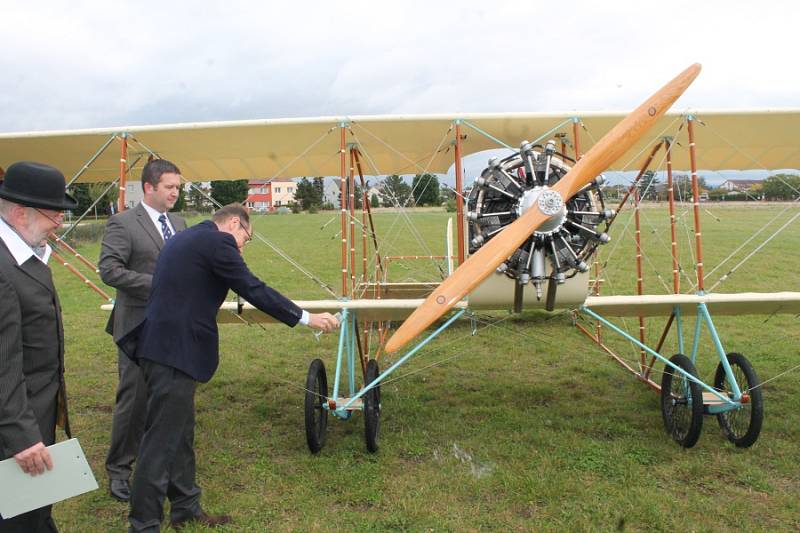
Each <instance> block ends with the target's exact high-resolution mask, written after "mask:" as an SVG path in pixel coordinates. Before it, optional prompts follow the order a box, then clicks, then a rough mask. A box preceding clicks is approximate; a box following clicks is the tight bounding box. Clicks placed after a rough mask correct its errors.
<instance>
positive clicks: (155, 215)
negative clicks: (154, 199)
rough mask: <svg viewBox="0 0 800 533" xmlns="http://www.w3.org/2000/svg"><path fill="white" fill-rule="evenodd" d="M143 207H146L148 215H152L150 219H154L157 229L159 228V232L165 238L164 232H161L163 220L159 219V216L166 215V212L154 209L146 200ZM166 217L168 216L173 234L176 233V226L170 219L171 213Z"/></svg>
mask: <svg viewBox="0 0 800 533" xmlns="http://www.w3.org/2000/svg"><path fill="white" fill-rule="evenodd" d="M142 207H144V210H145V211H147V214H148V215H150V220H152V221H153V225H154V226H155V227H156V229H157V230H158V234H159V235H161V238H162V239H163V238H164V234H163V233H162V232H161V221H160V220H158V217H160V216H161V215H166V213H159V212H158V211H156V210H155V209H153V208H152V207H150V206H149V205H147V204H146V203H144V202H142ZM166 218H167V226H169V229H170V230H171V231H172V234H173V235H175V233H177V232H176V231H175V227H174V226H173V225H172V222H171V221H170V219H169V215H167V217H166Z"/></svg>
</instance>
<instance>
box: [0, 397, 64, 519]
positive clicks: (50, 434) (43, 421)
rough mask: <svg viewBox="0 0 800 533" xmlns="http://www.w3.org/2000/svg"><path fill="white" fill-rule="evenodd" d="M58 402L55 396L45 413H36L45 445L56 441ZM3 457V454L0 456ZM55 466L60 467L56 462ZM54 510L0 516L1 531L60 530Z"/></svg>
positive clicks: (47, 507) (41, 509)
mask: <svg viewBox="0 0 800 533" xmlns="http://www.w3.org/2000/svg"><path fill="white" fill-rule="evenodd" d="M57 410H58V402H57V400H56V398H55V397H53V399H52V401H50V402H47V409H46V410H45V412H43V413H41V414H40V413H36V420H37V423H38V425H39V431H40V432H41V434H42V442H43V443H44V445H45V446H50V445H52V444H53V443H55V441H56V411H57ZM0 457H2V456H0ZM53 468H58V464H54V465H53ZM52 510H53V506H52V505H47V506H45V507H40V508H39V509H34V510H33V511H28V512H27V513H24V514H21V515H17V516H15V517H14V518H9V519H3V518H2V517H0V533H50V532H56V533H57V532H58V528H57V527H56V524H55V522H53V517H52V516H50V513H51V511H52Z"/></svg>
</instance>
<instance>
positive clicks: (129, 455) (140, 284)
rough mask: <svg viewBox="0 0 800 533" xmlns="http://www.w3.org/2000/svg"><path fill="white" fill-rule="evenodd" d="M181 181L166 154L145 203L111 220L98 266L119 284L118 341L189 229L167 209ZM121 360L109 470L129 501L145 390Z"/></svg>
mask: <svg viewBox="0 0 800 533" xmlns="http://www.w3.org/2000/svg"><path fill="white" fill-rule="evenodd" d="M180 185H181V176H180V170H179V169H178V167H177V166H175V165H174V164H172V163H171V162H169V161H167V160H165V159H154V160H152V161H150V162H148V163H147V165H145V167H144V169H142V188H143V189H144V199H143V200H142V202H141V203H140V204H139V205H137V206H136V207H134V208H133V209H130V210H128V211H123V212H121V213H118V214H116V215H114V216H112V217H111V218H110V219H109V220H108V223H107V225H106V229H105V234H104V235H103V244H102V248H101V251H100V261H99V264H98V268H99V269H100V277H101V278H102V280H103V282H105V283H106V284H107V285H110V286H112V287H114V288H116V289H117V299H116V302H115V303H114V310H113V311H112V313H111V317H110V318H109V320H108V325H107V327H106V331H107V332H108V333H110V334H111V335H113V337H114V341H117V340H119V339H120V338H121V337H123V336H124V335H125V334H126V333H128V332H129V331H131V330H132V329H133V328H134V327H135V326H137V325H138V324H139V323H140V322H141V321H142V319H143V318H144V310H145V306H146V305H147V298H148V296H149V295H150V285H151V283H152V280H153V271H154V270H155V267H156V260H157V259H158V254H159V252H160V251H161V247H162V246H164V243H165V242H166V241H167V240H169V239H170V238H171V237H172V236H173V235H174V234H175V233H176V232H178V231H181V230H184V229H186V222H185V221H184V220H183V219H182V218H180V217H178V216H176V215H173V214H170V213H168V211H169V210H170V209H172V207H173V206H174V205H175V202H176V201H177V199H178V194H179V192H180ZM118 364H119V386H118V388H117V397H116V404H115V406H114V416H113V422H112V427H111V446H110V447H109V450H108V457H107V458H106V472H107V473H108V479H109V491H110V493H111V496H113V497H114V498H116V499H117V500H120V501H128V500H129V499H130V484H129V480H130V476H131V471H132V468H133V463H134V461H135V460H136V455H137V454H138V451H139V444H140V443H141V440H142V435H143V433H144V423H145V416H146V414H147V405H146V401H147V391H146V390H145V382H144V378H143V377H142V373H141V371H140V370H139V367H138V366H137V365H136V364H134V363H133V362H131V360H130V359H128V357H126V356H125V354H124V353H122V352H121V351H119V352H118Z"/></svg>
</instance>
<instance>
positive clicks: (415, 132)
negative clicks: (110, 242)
mask: <svg viewBox="0 0 800 533" xmlns="http://www.w3.org/2000/svg"><path fill="white" fill-rule="evenodd" d="M626 114H627V113H622V112H602V113H598V112H568V113H506V114H464V115H396V116H353V117H321V118H310V119H288V120H250V121H236V122H209V123H197V124H172V125H159V126H126V127H119V128H105V129H95V130H73V131H56V132H29V133H3V134H0V167H7V166H8V165H9V164H11V163H13V162H14V161H20V160H33V161H43V162H47V163H48V164H51V165H54V166H56V167H57V168H59V169H60V170H61V171H62V172H64V174H65V175H67V176H73V175H75V174H77V173H78V172H79V171H81V170H82V169H84V165H86V163H87V162H88V161H89V160H90V159H91V158H92V157H93V156H95V155H97V157H96V159H95V160H94V161H93V162H92V164H91V165H89V166H88V167H87V168H85V169H84V170H83V172H82V174H81V176H80V179H79V181H112V180H113V179H114V178H115V177H116V176H117V175H118V174H119V156H120V149H119V143H118V142H117V141H114V140H113V136H114V135H116V134H119V133H123V132H124V133H127V134H129V135H130V136H131V137H130V140H129V149H128V161H129V163H132V162H133V161H134V160H135V158H136V157H137V156H138V155H144V156H145V157H146V156H147V155H148V152H147V149H149V150H152V151H154V152H156V153H157V154H159V155H161V156H162V157H165V158H167V159H169V160H171V161H173V162H175V163H176V164H177V165H178V166H179V167H180V168H181V170H182V172H183V174H184V176H185V177H186V178H187V179H189V180H192V181H206V180H220V179H247V178H291V177H297V176H335V175H339V173H340V171H341V169H340V162H339V158H338V157H337V156H338V153H339V149H340V142H341V141H340V135H339V134H338V130H339V128H340V127H341V125H342V124H344V125H345V127H346V140H347V142H348V143H355V144H357V145H358V146H359V148H360V149H361V151H362V153H364V155H365V160H366V161H365V162H366V164H367V168H365V171H366V173H367V174H376V175H383V174H418V173H422V172H438V173H444V172H447V171H448V169H449V168H450V167H451V165H452V164H453V151H452V142H453V140H454V131H453V124H454V121H455V120H460V121H461V124H462V127H461V133H462V135H463V136H464V138H463V139H462V148H463V153H464V154H465V155H468V154H472V153H475V152H479V151H483V150H488V149H495V148H499V147H500V145H499V144H498V143H497V141H496V140H493V139H492V138H491V137H493V138H495V139H498V140H500V141H502V142H504V143H506V144H508V145H510V146H515V147H516V146H518V145H519V142H520V141H522V140H523V139H536V138H538V137H539V136H541V135H543V134H545V132H549V135H550V136H551V137H552V136H554V135H556V134H557V133H561V132H563V133H568V134H569V135H568V136H569V137H571V133H572V128H573V121H577V122H579V123H580V124H581V126H582V131H584V133H582V134H581V137H582V138H583V141H582V143H581V148H582V151H586V150H587V149H588V148H589V147H590V146H591V143H590V142H589V141H590V139H600V138H601V137H603V136H604V135H605V134H606V133H608V132H609V131H610V130H611V128H612V127H613V126H614V125H615V124H617V123H618V122H619V121H620V120H621V119H623V118H624V117H625V116H626ZM683 114H686V112H671V113H667V114H666V115H665V116H663V117H661V118H660V119H659V120H658V121H657V122H656V123H655V125H654V126H653V128H652V130H651V132H650V133H649V134H648V135H647V136H645V137H644V138H642V139H641V140H640V141H638V142H637V143H635V144H634V145H633V146H632V147H631V148H630V149H629V150H627V151H626V152H625V153H624V154H623V155H622V156H621V157H620V158H619V159H618V161H617V162H616V164H614V165H612V166H611V167H610V169H611V170H616V169H623V168H627V166H628V165H629V164H630V163H631V162H632V161H635V160H637V159H638V158H637V157H636V155H637V154H639V153H641V152H642V151H643V150H646V149H647V147H648V146H649V145H651V144H652V142H653V140H654V139H658V138H659V137H661V136H664V135H675V132H676V129H677V128H678V125H679V123H680V120H679V119H680V116H681V115H683ZM691 114H692V115H693V116H694V117H696V118H697V119H698V120H699V121H700V123H699V124H700V125H699V126H698V127H697V128H696V142H697V146H698V147H700V148H701V149H702V154H703V155H702V160H701V161H700V167H701V168H703V169H706V170H725V169H742V170H744V169H780V168H800V127H798V126H800V109H755V110H731V111H702V110H697V111H694V110H693V111H691ZM480 132H484V133H485V134H484V133H480ZM490 136H491V137H490ZM109 141H111V142H110V144H109V145H108V146H107V147H106V149H105V150H103V151H102V152H100V153H99V154H98V151H99V150H100V148H102V147H103V146H104V145H105V144H106V143H107V142H109ZM687 152H688V151H687V150H674V151H673V153H672V157H673V165H674V167H675V168H682V169H686V168H689V162H688V153H687Z"/></svg>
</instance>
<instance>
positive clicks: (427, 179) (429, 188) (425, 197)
mask: <svg viewBox="0 0 800 533" xmlns="http://www.w3.org/2000/svg"><path fill="white" fill-rule="evenodd" d="M411 190H412V191H413V193H414V202H415V203H416V204H417V205H419V206H423V205H439V204H440V203H441V200H440V199H439V178H437V177H436V176H435V175H434V174H427V173H426V174H417V175H416V176H414V179H413V181H412V182H411Z"/></svg>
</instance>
